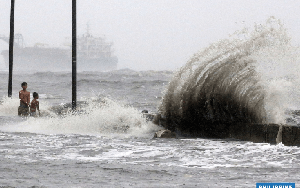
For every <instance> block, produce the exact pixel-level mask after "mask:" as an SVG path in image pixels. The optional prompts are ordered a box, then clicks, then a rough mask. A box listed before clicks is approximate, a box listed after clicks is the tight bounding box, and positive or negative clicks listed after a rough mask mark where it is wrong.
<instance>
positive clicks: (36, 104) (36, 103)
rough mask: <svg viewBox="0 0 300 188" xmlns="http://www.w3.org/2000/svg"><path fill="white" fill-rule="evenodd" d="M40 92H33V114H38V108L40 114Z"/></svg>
mask: <svg viewBox="0 0 300 188" xmlns="http://www.w3.org/2000/svg"><path fill="white" fill-rule="evenodd" d="M38 99H39V94H38V93H37V92H33V100H32V101H31V104H30V115H31V116H37V114H36V111H37V110H38V112H39V115H40V107H39V101H38Z"/></svg>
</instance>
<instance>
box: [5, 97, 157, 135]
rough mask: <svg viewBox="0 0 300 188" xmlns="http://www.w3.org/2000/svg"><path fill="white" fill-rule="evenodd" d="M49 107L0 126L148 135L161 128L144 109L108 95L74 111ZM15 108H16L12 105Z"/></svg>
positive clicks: (18, 129)
mask: <svg viewBox="0 0 300 188" xmlns="http://www.w3.org/2000/svg"><path fill="white" fill-rule="evenodd" d="M50 109H51V108H50ZM50 109H48V110H47V112H48V113H47V115H46V116H45V115H44V116H42V117H38V118H34V117H30V116H29V117H24V121H22V122H19V123H17V124H15V125H10V126H9V127H0V129H1V130H2V131H9V132H30V133H42V134H91V135H116V134H117V135H124V136H137V137H140V136H145V135H147V136H149V135H148V134H149V133H150V134H152V133H153V132H155V131H156V130H158V129H161V127H158V126H156V125H154V124H153V123H152V122H147V121H146V119H145V118H144V117H143V116H142V114H141V112H139V111H137V110H136V109H134V108H133V107H130V106H125V105H121V104H118V103H117V102H114V101H112V100H110V99H108V98H105V99H103V100H101V101H99V100H96V101H93V100H90V101H89V102H88V103H87V105H86V106H84V107H82V108H81V109H80V110H77V111H75V112H74V111H72V110H71V109H66V112H65V113H64V114H57V113H55V111H54V112H53V111H51V110H50ZM13 110H14V111H16V109H11V111H13ZM42 113H43V112H42ZM44 113H45V110H44ZM45 114H46V113H45ZM152 136H153V135H152Z"/></svg>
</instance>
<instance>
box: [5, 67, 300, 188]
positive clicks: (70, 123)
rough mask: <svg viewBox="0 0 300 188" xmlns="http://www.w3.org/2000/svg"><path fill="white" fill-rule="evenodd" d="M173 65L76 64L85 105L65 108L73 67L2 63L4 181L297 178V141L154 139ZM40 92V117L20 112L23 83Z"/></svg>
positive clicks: (201, 183) (213, 182)
mask: <svg viewBox="0 0 300 188" xmlns="http://www.w3.org/2000/svg"><path fill="white" fill-rule="evenodd" d="M173 74H174V73H173V72H170V71H133V70H129V69H123V70H117V71H111V72H79V73H78V76H77V83H78V85H77V90H78V91H77V99H78V101H81V102H83V103H84V105H82V106H81V108H82V109H81V111H82V113H77V114H72V112H68V111H67V108H68V105H67V104H68V103H70V102H71V98H72V93H71V91H72V89H71V87H72V86H71V83H72V82H71V73H68V72H36V73H18V72H16V73H14V75H13V97H12V98H7V97H6V96H7V79H8V73H7V72H0V82H1V84H0V95H1V96H3V98H2V99H1V104H0V186H4V187H255V186H256V183H257V182H295V183H296V187H297V186H299V185H300V184H299V177H300V170H299V169H300V148H299V147H297V146H284V145H282V144H278V145H270V144H266V143H252V142H246V141H238V140H226V139H204V138H181V137H179V138H177V139H153V135H154V133H155V131H157V130H159V129H161V127H159V126H157V125H154V124H152V123H151V122H147V121H146V120H145V118H143V117H142V115H141V111H142V110H144V109H147V110H149V112H151V113H156V112H157V107H158V106H159V104H160V102H161V99H162V97H163V91H164V90H166V88H167V85H168V83H169V82H170V80H171V79H172V77H173ZM23 81H26V82H27V83H28V88H27V90H28V91H30V92H31V99H32V93H33V92H38V93H39V95H40V99H39V101H40V109H41V113H42V116H41V117H39V118H33V117H29V118H21V117H18V116H17V107H18V105H19V99H18V91H19V90H21V86H20V84H21V83H22V82H23Z"/></svg>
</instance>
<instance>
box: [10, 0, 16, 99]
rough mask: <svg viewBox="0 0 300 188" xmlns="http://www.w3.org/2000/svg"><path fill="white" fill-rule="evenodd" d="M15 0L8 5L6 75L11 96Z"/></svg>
mask: <svg viewBox="0 0 300 188" xmlns="http://www.w3.org/2000/svg"><path fill="white" fill-rule="evenodd" d="M14 12H15V0H11V5H10V34H9V60H8V61H9V75H8V97H11V96H12V71H13V58H14V53H13V51H14V33H15V31H14V30H15V29H14V28H15V26H14V25H15V24H14V22H15V21H14V20H15V13H14Z"/></svg>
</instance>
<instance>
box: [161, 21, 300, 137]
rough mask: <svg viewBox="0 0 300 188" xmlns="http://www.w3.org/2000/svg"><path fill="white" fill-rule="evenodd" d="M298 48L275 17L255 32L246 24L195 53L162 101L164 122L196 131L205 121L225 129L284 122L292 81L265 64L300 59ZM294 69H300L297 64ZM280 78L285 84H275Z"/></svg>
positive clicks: (294, 62) (273, 64) (180, 129)
mask: <svg viewBox="0 0 300 188" xmlns="http://www.w3.org/2000/svg"><path fill="white" fill-rule="evenodd" d="M277 51H280V52H281V53H279V54H278V53H276V52H277ZM273 54H277V56H276V57H275V58H274V56H273ZM298 54H299V53H298V51H297V49H296V48H292V47H291V46H290V38H289V37H288V34H287V32H286V30H285V29H284V27H283V26H282V24H281V23H280V21H279V20H276V19H274V18H270V19H269V20H267V22H266V24H265V25H257V26H255V28H254V30H253V31H251V32H250V31H249V30H248V29H244V30H243V31H241V32H236V33H235V34H234V35H232V36H231V37H230V38H229V39H225V40H222V41H219V42H217V43H214V44H212V45H210V46H209V47H208V48H206V49H204V50H202V51H200V52H198V53H196V54H195V55H194V56H193V57H192V58H191V59H190V60H189V61H188V62H187V63H186V65H184V66H183V67H182V68H181V69H180V70H179V71H178V72H177V73H176V74H175V76H174V78H173V80H172V81H171V82H170V83H169V86H168V88H167V90H166V91H165V94H164V97H163V100H162V103H161V105H160V107H159V111H160V113H161V114H162V115H163V116H165V118H166V120H167V121H166V128H168V129H170V130H173V131H175V130H177V131H184V132H189V133H192V132H197V130H200V129H203V128H204V125H205V127H206V128H207V125H211V126H212V127H218V126H220V127H221V126H222V127H223V128H222V130H226V126H227V125H229V124H236V123H239V124H247V123H284V118H283V117H284V115H283V114H284V110H285V109H286V107H287V102H286V101H284V99H285V98H286V97H288V92H287V90H288V89H287V88H286V87H285V86H287V87H289V83H288V81H283V80H282V78H284V77H282V75H280V76H278V75H274V73H272V70H268V69H265V68H264V67H265V66H266V65H267V64H266V63H267V62H268V63H269V64H268V65H269V66H268V65H267V68H269V67H276V66H277V65H278V64H279V65H284V63H285V62H286V61H288V62H290V64H293V65H294V64H297V62H299V61H298V60H299V56H298ZM278 56H280V57H278ZM287 57H289V58H288V60H287V59H286V58H287ZM291 57H293V59H292V58H291ZM270 62H271V64H270ZM283 67H285V66H283ZM294 69H296V70H299V68H298V66H296V67H295V66H294ZM273 70H274V69H273ZM266 71H270V73H266ZM294 72H297V71H293V72H288V75H290V76H291V75H292V74H293V73H294ZM265 74H266V75H265ZM267 75H268V76H269V77H267ZM285 75H287V74H285ZM280 82H281V84H282V83H285V85H282V88H280V87H277V89H276V90H274V86H276V84H278V83H280ZM282 98H284V99H283V100H282ZM280 99H281V101H282V102H279V101H280ZM275 101H277V102H275ZM210 131H213V130H210ZM212 134H213V133H212ZM212 136H216V135H212Z"/></svg>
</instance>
